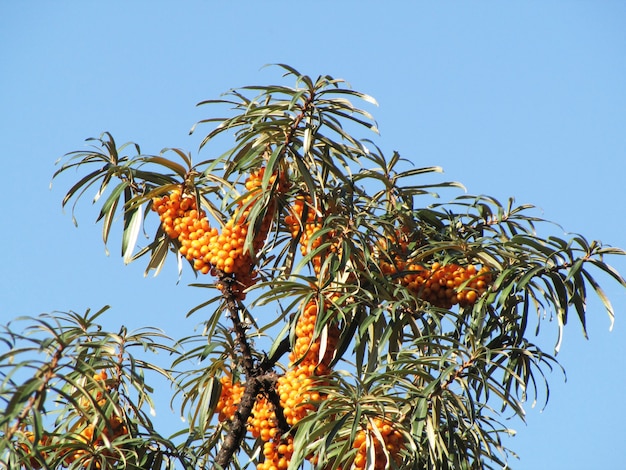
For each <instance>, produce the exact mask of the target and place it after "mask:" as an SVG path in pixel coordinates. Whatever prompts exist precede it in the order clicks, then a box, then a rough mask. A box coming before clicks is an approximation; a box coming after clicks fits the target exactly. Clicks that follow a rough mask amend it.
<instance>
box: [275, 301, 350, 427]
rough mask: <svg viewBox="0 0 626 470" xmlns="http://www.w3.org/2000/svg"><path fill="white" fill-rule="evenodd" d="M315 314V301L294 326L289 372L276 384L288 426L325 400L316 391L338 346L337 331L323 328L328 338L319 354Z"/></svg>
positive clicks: (316, 312) (319, 344)
mask: <svg viewBox="0 0 626 470" xmlns="http://www.w3.org/2000/svg"><path fill="white" fill-rule="evenodd" d="M318 310H319V308H318V304H317V301H316V300H311V301H309V302H308V303H307V304H306V305H305V307H304V309H303V312H302V315H301V316H300V318H298V322H297V323H296V341H295V344H294V347H293V350H292V352H291V353H290V354H289V369H288V370H287V372H286V373H285V374H284V375H283V376H281V377H279V378H278V381H277V384H276V385H277V391H278V395H279V398H280V405H281V407H282V408H283V413H284V415H285V419H286V421H287V423H288V424H290V425H294V424H296V423H297V422H298V421H300V420H301V419H302V418H304V417H305V416H306V415H307V414H308V413H309V412H311V411H314V410H315V409H316V408H317V403H319V401H320V400H322V399H324V398H325V397H323V396H321V395H320V393H319V392H317V391H316V390H315V387H316V386H319V385H321V384H322V383H323V377H324V376H325V375H327V374H328V373H329V372H330V368H329V364H330V362H331V360H332V358H333V355H334V352H335V348H336V346H337V339H338V336H339V330H338V329H337V327H336V325H327V326H326V328H329V332H328V333H329V334H328V335H327V338H326V344H325V345H324V350H323V351H322V343H321V338H320V337H318V338H317V339H316V340H315V341H313V333H314V330H315V323H316V321H317V315H318Z"/></svg>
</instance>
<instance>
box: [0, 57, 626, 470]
mask: <svg viewBox="0 0 626 470" xmlns="http://www.w3.org/2000/svg"><path fill="white" fill-rule="evenodd" d="M279 67H280V68H281V69H282V70H283V71H284V72H285V76H290V77H292V78H295V80H296V84H295V86H294V87H288V86H283V85H273V86H252V87H244V88H241V89H236V90H231V91H230V92H228V93H227V94H226V95H225V96H224V97H223V98H221V99H218V100H209V101H204V102H202V103H200V105H202V106H210V107H211V108H212V109H220V110H222V113H223V114H222V115H221V117H210V118H208V119H205V120H203V121H201V122H200V123H198V127H194V129H192V131H194V132H195V131H196V130H197V129H200V128H202V127H203V126H205V125H212V126H215V127H213V128H212V129H211V130H210V131H209V132H208V133H207V134H206V136H205V137H204V138H203V140H202V143H201V146H200V148H201V150H202V151H203V152H211V154H217V155H219V156H217V157H214V158H210V159H207V160H204V161H200V162H198V163H194V162H193V161H192V158H191V156H190V154H188V153H186V152H184V151H182V150H180V149H166V150H164V151H163V152H161V154H159V155H144V154H142V153H141V151H140V148H139V146H138V145H136V144H127V145H124V146H121V147H119V148H118V146H117V144H116V142H115V141H114V139H113V137H112V136H111V135H110V134H108V133H104V134H102V135H101V136H100V137H99V138H97V139H90V142H91V143H92V144H95V145H94V147H93V148H92V149H90V150H87V151H76V152H72V153H70V154H68V155H67V156H66V159H65V160H64V162H63V164H62V166H61V167H60V168H59V170H58V171H57V172H56V174H55V177H56V176H57V175H59V174H61V173H65V172H66V171H67V170H68V169H70V168H78V169H79V170H84V171H85V172H86V174H85V176H83V177H82V178H80V179H79V181H77V182H76V183H75V184H74V185H73V186H72V187H71V188H70V189H69V191H68V192H67V194H66V196H65V198H64V199H63V205H64V206H65V205H67V204H69V203H70V201H72V200H75V201H79V200H80V199H81V198H82V197H84V196H85V194H86V193H87V192H88V191H92V190H95V197H94V198H93V202H94V203H95V204H97V205H98V207H99V214H98V217H97V221H98V222H100V223H102V227H103V232H102V233H103V240H104V242H105V244H106V243H107V242H108V240H109V236H110V234H111V230H112V226H113V221H114V220H115V219H116V216H117V215H118V214H120V215H121V219H122V225H123V229H122V237H121V251H122V257H123V259H124V261H125V262H127V263H130V262H134V261H136V260H138V259H140V258H144V259H146V260H147V261H146V263H147V268H146V272H151V271H154V273H155V275H156V274H158V273H159V272H160V271H161V269H162V268H163V266H164V265H165V261H166V259H167V258H168V257H170V256H174V257H176V259H177V260H178V268H179V272H180V273H181V275H182V273H183V270H184V269H186V268H185V263H187V264H188V265H189V269H190V270H192V271H195V273H196V274H197V275H199V276H202V275H206V276H207V277H208V278H210V281H209V282H207V283H202V282H198V283H195V284H192V287H196V288H207V287H208V288H210V289H213V288H216V289H217V291H216V293H215V295H214V296H213V297H211V298H209V299H208V300H207V301H206V302H204V303H203V304H201V305H199V306H197V307H196V308H194V309H193V310H192V312H190V313H194V314H204V315H205V318H204V325H205V328H204V331H203V332H202V334H197V335H192V336H189V337H186V338H182V339H180V340H178V341H177V342H176V343H175V344H171V343H169V340H168V338H167V337H165V336H164V335H163V334H162V333H160V332H157V331H154V330H152V329H147V330H144V331H141V332H137V333H132V334H130V333H128V332H126V331H125V330H124V329H122V330H121V331H120V332H119V333H117V334H112V333H105V332H103V331H101V329H100V328H98V326H97V325H96V323H95V320H96V318H97V317H98V316H99V315H100V314H101V313H102V311H100V312H97V313H96V314H91V313H90V312H87V313H86V314H85V315H82V316H81V315H78V314H75V313H57V314H50V315H46V316H43V317H39V318H33V319H28V322H29V323H28V326H27V327H26V329H25V330H24V332H16V331H15V329H14V328H13V327H12V326H11V325H9V326H7V328H6V330H5V332H4V334H3V336H2V338H3V340H4V341H5V344H6V349H7V352H5V353H3V357H2V358H3V360H2V361H0V364H2V366H1V367H2V369H1V370H2V379H3V383H2V389H1V390H0V397H1V398H2V400H3V401H4V402H5V404H6V406H5V408H6V411H5V412H4V413H3V414H2V415H1V420H0V429H2V431H1V432H2V438H1V439H2V440H1V441H0V458H2V459H4V460H3V461H4V462H6V464H7V465H9V466H10V467H11V468H17V467H19V466H20V465H21V466H23V467H26V468H42V467H43V468H59V467H63V466H68V467H71V468H83V467H85V468H103V469H104V468H150V469H159V468H175V467H176V466H179V467H181V468H189V469H191V468H226V467H230V468H245V467H250V466H256V468H258V469H260V470H263V469H273V468H287V467H289V468H300V467H303V466H304V467H306V466H311V467H315V468H320V469H333V470H334V469H339V468H343V469H348V468H368V469H378V468H415V469H446V468H450V469H452V468H454V469H464V468H466V469H483V468H496V467H501V466H506V465H507V456H508V455H509V453H510V451H508V450H507V449H505V448H504V447H503V445H502V442H501V437H502V435H503V434H505V433H507V432H509V430H508V429H507V428H506V427H505V426H504V425H503V424H502V422H501V420H502V418H503V417H505V416H508V415H510V414H513V415H516V416H518V417H519V418H522V419H523V417H524V404H525V402H526V401H527V400H533V401H536V400H538V399H541V397H542V396H544V395H546V396H547V393H548V390H549V387H548V382H547V380H546V376H545V372H546V371H547V370H550V369H552V368H553V367H555V366H556V367H558V363H557V362H556V360H555V358H554V357H553V356H552V355H550V354H548V353H546V352H545V351H542V350H541V349H540V348H539V347H538V346H537V345H536V344H534V343H533V342H532V337H533V336H534V332H535V331H536V330H537V329H538V328H539V325H540V324H542V323H543V321H544V320H543V318H544V316H545V313H546V312H549V313H550V314H551V315H554V317H555V318H556V320H557V329H556V330H557V331H556V347H555V350H556V351H558V348H559V347H560V344H561V338H562V335H563V327H564V325H565V324H566V322H567V320H568V316H569V314H570V312H572V311H573V312H575V314H576V316H577V318H578V319H579V321H580V323H581V325H582V328H583V331H585V316H586V303H587V299H588V294H589V292H593V293H595V294H596V295H597V296H598V297H599V298H600V299H601V301H602V302H603V304H604V305H605V307H606V310H607V312H608V314H609V316H610V318H611V320H612V319H613V309H612V307H611V304H610V302H609V300H608V299H607V297H606V295H605V294H604V291H603V290H602V287H601V285H600V283H599V281H598V280H597V279H596V277H597V273H603V274H608V275H609V276H610V277H611V278H613V279H614V280H616V281H617V282H618V283H619V284H620V285H622V286H626V282H625V281H624V279H623V278H622V277H621V275H620V274H618V273H617V272H616V271H615V270H614V269H613V268H611V266H610V265H608V264H607V263H606V262H605V259H604V258H605V256H607V255H622V254H624V252H623V251H622V250H620V249H617V248H612V247H607V246H604V245H602V244H601V243H599V242H596V241H591V242H590V241H588V240H586V239H585V238H584V237H583V236H581V235H575V236H572V237H571V238H570V239H562V238H559V237H556V236H554V235H553V234H550V230H549V228H550V227H551V225H550V224H548V223H546V221H544V220H542V219H541V218H539V217H537V216H536V215H534V210H533V209H534V208H533V207H531V206H529V205H521V206H516V205H514V201H513V200H512V199H510V200H509V201H507V202H506V203H505V204H502V203H501V202H499V201H497V200H496V199H494V198H491V197H488V196H478V197H474V196H469V195H463V196H460V197H457V198H456V199H454V200H453V201H451V202H450V203H445V204H441V203H432V202H431V203H430V204H428V203H427V202H425V201H424V199H425V198H426V197H431V196H433V195H436V192H437V191H441V190H447V189H448V188H455V187H461V186H460V185H459V184H458V183H451V182H434V183H433V182H432V181H433V180H432V179H431V177H432V176H433V175H434V174H436V173H438V172H440V171H441V170H440V169H439V168H438V167H426V168H415V167H412V166H410V165H409V162H407V161H405V160H403V159H402V158H400V156H399V154H398V153H393V155H392V156H391V157H389V158H387V157H385V156H384V155H383V152H382V151H381V149H380V148H378V147H377V146H376V145H375V144H374V143H373V142H372V141H370V140H362V139H357V138H356V137H355V135H356V134H357V133H358V132H359V131H361V130H362V129H363V128H365V129H368V130H370V131H374V132H375V131H376V124H375V122H374V120H373V118H372V116H371V115H370V113H369V112H368V111H366V110H365V109H363V108H359V107H357V106H355V104H354V103H353V101H360V102H363V103H364V105H366V106H370V105H374V104H375V101H374V99H373V98H371V97H369V96H367V95H365V94H362V93H359V92H357V91H354V90H352V89H351V88H349V87H348V86H347V84H346V83H345V82H344V81H342V80H338V79H334V78H332V77H329V76H320V77H318V78H317V79H316V80H313V79H312V78H310V77H308V76H305V75H301V74H300V73H299V72H297V71H296V70H294V69H292V68H290V67H288V66H286V65H281V66H279ZM226 139H232V140H233V141H234V145H233V146H232V147H231V148H229V149H228V150H227V151H225V152H221V153H219V152H216V151H215V150H213V149H212V147H213V146H215V145H218V147H219V146H221V145H223V142H224V141H226ZM129 149H130V150H131V151H133V152H134V154H128V153H127V152H128V150H129ZM222 150H223V149H222ZM420 183H421V184H420ZM154 213H156V215H155V214H154ZM157 216H158V219H159V223H158V226H157V227H156V230H155V232H154V234H153V235H149V236H148V243H147V244H146V245H145V246H139V241H140V234H141V233H146V232H147V231H148V230H150V227H151V222H150V221H151V220H156V217H157ZM152 227H154V224H153V225H152ZM544 232H545V233H548V235H547V236H546V235H543V233H544ZM594 270H595V272H594ZM594 276H595V277H594ZM259 309H271V310H272V311H274V312H277V315H275V316H272V317H271V318H269V319H267V320H266V321H265V322H257V320H255V318H256V316H253V312H255V311H257V310H259ZM253 338H265V339H266V341H265V342H264V341H260V340H257V341H253ZM137 347H140V348H141V349H142V350H144V351H151V350H156V349H164V350H166V351H168V352H169V353H171V354H172V355H173V357H174V359H173V362H172V364H171V365H169V366H168V367H159V366H157V365H156V364H155V363H154V362H153V360H152V359H150V358H144V357H142V356H136V355H135V354H134V352H133V351H134V350H135V349H137ZM42 355H43V357H45V359H39V360H37V361H33V360H32V359H31V358H32V357H33V356H37V357H42ZM190 364H192V365H191V366H190ZM144 372H155V373H158V374H159V375H160V376H162V377H164V378H165V379H166V380H168V381H170V382H171V383H172V384H173V385H174V387H175V397H179V398H180V401H181V413H182V414H183V415H184V416H185V417H186V418H187V422H188V426H187V427H185V428H184V429H181V430H179V431H176V432H174V433H173V434H172V435H171V436H169V437H164V435H163V434H162V433H161V432H160V431H158V430H156V429H154V427H153V426H152V423H151V421H150V419H149V414H146V412H145V410H144V409H145V407H146V406H147V407H150V403H151V399H152V396H153V390H152V389H150V387H149V385H148V382H147V381H146V380H145V378H144ZM103 374H104V375H103ZM52 403H54V404H55V409H54V410H53V409H51V407H50V404H52ZM85 429H89V436H87V437H85V436H86V434H85V432H84V431H85ZM81 436H82V437H81Z"/></svg>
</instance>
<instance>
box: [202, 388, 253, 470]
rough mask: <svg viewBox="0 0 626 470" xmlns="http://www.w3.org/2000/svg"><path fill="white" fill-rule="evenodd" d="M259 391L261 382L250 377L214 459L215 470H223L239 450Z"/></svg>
mask: <svg viewBox="0 0 626 470" xmlns="http://www.w3.org/2000/svg"><path fill="white" fill-rule="evenodd" d="M260 389H261V382H260V381H259V380H258V378H256V377H251V378H249V379H248V380H247V381H246V385H245V390H244V393H243V395H242V396H241V401H240V402H239V405H238V407H237V411H236V412H235V414H234V415H233V417H232V419H231V420H230V423H229V424H230V425H229V428H228V432H227V433H226V436H225V437H224V442H223V443H222V447H220V450H219V451H218V453H217V455H216V457H215V465H214V466H213V468H214V469H215V470H221V469H225V468H226V467H227V466H228V464H229V463H230V461H231V459H232V457H233V455H234V454H235V452H237V451H238V450H239V447H240V446H241V442H242V441H243V439H244V437H245V435H246V430H247V426H246V424H247V422H248V418H249V417H250V415H251V414H252V408H253V407H254V404H255V402H256V397H257V395H258V393H259V390H260Z"/></svg>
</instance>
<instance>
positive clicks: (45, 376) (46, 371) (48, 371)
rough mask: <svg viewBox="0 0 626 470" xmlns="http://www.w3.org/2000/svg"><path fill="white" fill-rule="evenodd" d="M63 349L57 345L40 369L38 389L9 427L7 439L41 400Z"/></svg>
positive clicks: (63, 347) (62, 346)
mask: <svg viewBox="0 0 626 470" xmlns="http://www.w3.org/2000/svg"><path fill="white" fill-rule="evenodd" d="M64 349H65V345H63V344H61V345H59V347H58V348H57V350H56V351H55V352H54V354H53V355H52V358H51V360H50V362H49V363H48V364H46V365H45V366H44V367H43V368H42V369H40V370H42V371H43V373H42V381H41V385H39V387H37V390H35V391H34V393H33V394H32V395H31V396H30V397H29V398H28V402H27V403H26V406H25V407H24V409H23V410H22V412H21V413H20V414H19V415H18V416H17V419H16V420H15V423H14V424H13V426H11V428H10V429H9V431H8V432H7V437H8V438H9V439H11V437H13V435H14V434H15V433H16V432H17V430H18V429H19V428H20V426H21V425H22V424H23V423H24V420H25V419H26V416H28V413H30V411H31V410H32V409H33V408H34V407H35V404H36V403H37V402H38V400H39V399H40V398H41V395H42V394H43V392H44V390H45V389H46V387H47V386H48V382H50V380H51V379H52V377H54V370H55V369H56V367H57V365H58V364H59V361H60V360H61V358H62V357H63V350H64Z"/></svg>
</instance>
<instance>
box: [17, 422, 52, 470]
mask: <svg viewBox="0 0 626 470" xmlns="http://www.w3.org/2000/svg"><path fill="white" fill-rule="evenodd" d="M23 435H24V438H25V440H26V441H28V442H29V444H27V443H26V442H25V441H22V442H20V443H19V444H18V447H19V448H20V449H21V450H22V451H24V453H26V454H29V453H31V449H33V446H34V445H35V434H34V433H33V432H32V431H23ZM37 444H38V446H40V447H46V446H48V445H50V436H48V435H47V434H44V435H43V436H41V439H39V442H38V443H37ZM38 457H39V458H40V459H41V460H46V458H47V457H48V453H47V452H45V451H38ZM28 464H29V467H30V468H33V469H40V468H41V467H42V463H41V461H40V460H38V459H37V457H35V456H33V457H30V458H29V459H28Z"/></svg>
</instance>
